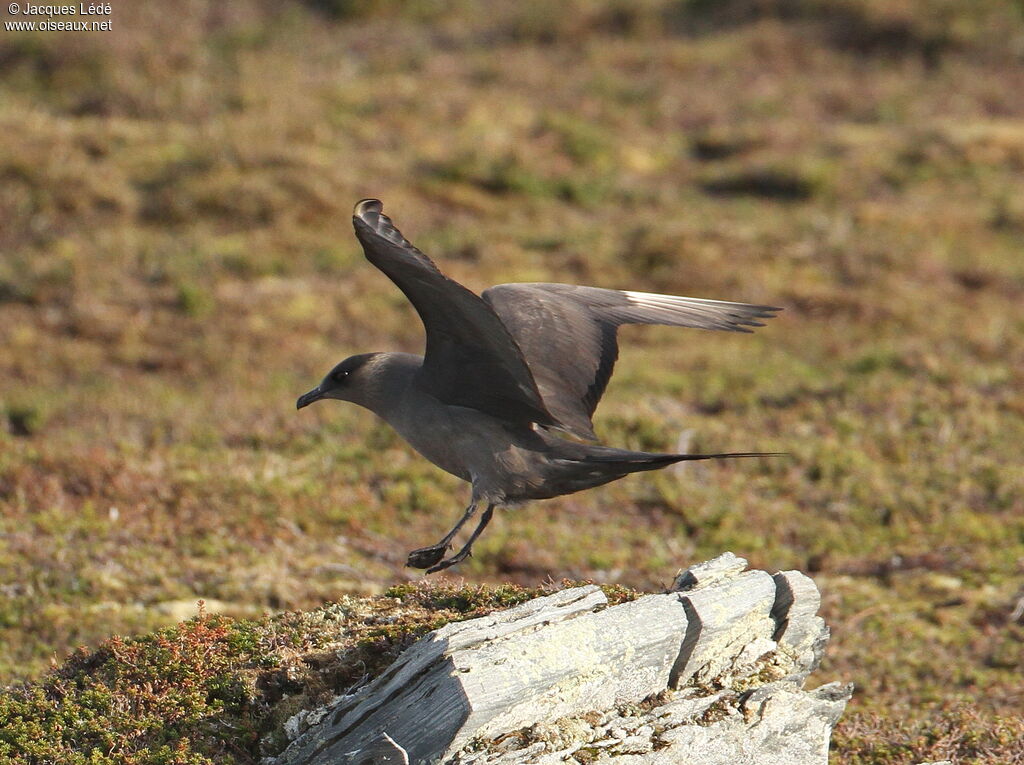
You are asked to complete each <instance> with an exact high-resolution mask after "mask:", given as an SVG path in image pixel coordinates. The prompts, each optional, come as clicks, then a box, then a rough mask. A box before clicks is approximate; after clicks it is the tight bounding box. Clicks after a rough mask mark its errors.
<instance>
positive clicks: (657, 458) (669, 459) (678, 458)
mask: <svg viewBox="0 0 1024 765" xmlns="http://www.w3.org/2000/svg"><path fill="white" fill-rule="evenodd" d="M614 451H615V452H616V453H614V454H588V455H587V456H586V457H584V458H583V460H582V461H583V462H597V463H621V464H623V465H631V464H638V465H644V464H649V465H650V466H651V467H652V468H656V467H662V466H664V465H671V464H672V463H673V462H684V461H691V460H717V459H731V458H732V457H784V456H786V455H788V454H789V452H719V453H717V454H654V453H650V452H626V451H618V450H614ZM637 469H638V470H642V469H643V468H637Z"/></svg>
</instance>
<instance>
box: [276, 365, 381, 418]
mask: <svg viewBox="0 0 1024 765" xmlns="http://www.w3.org/2000/svg"><path fill="white" fill-rule="evenodd" d="M379 355H380V354H377V353H361V354H359V355H358V356H349V357H348V358H347V359H345V360H344V361H342V362H341V363H340V364H338V365H337V366H335V367H334V369H332V370H331V371H330V372H328V373H327V376H326V377H325V378H324V379H323V380H322V381H321V383H320V384H319V385H317V386H316V387H315V388H313V390H311V391H309V392H308V393H303V394H302V395H301V396H299V400H298V401H296V402H295V408H296V409H302V407H304V406H309V405H310V404H312V403H313V402H314V401H319V400H320V399H322V398H334V399H338V400H339V401H351V402H352V403H354V404H360V405H362V406H366V405H367V398H368V396H369V394H370V391H371V389H372V387H373V385H372V384H373V369H374V367H375V366H376V365H374V364H372V363H369V362H370V361H372V360H373V359H374V358H375V357H376V356H379Z"/></svg>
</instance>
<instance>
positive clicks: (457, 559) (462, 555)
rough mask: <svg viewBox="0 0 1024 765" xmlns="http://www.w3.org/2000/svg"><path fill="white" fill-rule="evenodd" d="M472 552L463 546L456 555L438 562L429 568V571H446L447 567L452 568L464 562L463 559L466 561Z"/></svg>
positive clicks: (434, 572) (432, 572)
mask: <svg viewBox="0 0 1024 765" xmlns="http://www.w3.org/2000/svg"><path fill="white" fill-rule="evenodd" d="M472 554H473V553H472V552H470V551H469V550H467V549H465V548H463V549H462V550H460V551H459V552H457V553H455V555H453V556H452V557H450V558H448V559H447V560H443V561H441V562H440V563H438V564H436V565H434V566H431V567H430V568H428V569H427V573H428V574H436V573H437V572H438V571H444V570H445V569H446V568H451V567H452V566H454V565H455V564H456V563H462V561H464V560H465V559H466V558H468V557H469V556H470V555H472Z"/></svg>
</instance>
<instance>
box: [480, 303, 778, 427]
mask: <svg viewBox="0 0 1024 765" xmlns="http://www.w3.org/2000/svg"><path fill="white" fill-rule="evenodd" d="M482 297H483V299H484V300H486V301H487V302H488V303H489V304H490V305H491V306H492V307H493V308H494V311H495V312H496V313H497V314H498V316H499V317H500V318H501V321H502V322H504V324H505V326H506V327H507V328H508V330H509V332H511V333H512V337H513V338H515V341H516V343H517V344H518V346H519V348H520V349H521V350H522V353H523V355H524V356H525V357H526V361H527V363H528V364H529V365H530V369H531V371H532V372H533V377H534V379H535V380H536V382H537V387H538V388H539V389H540V393H541V396H543V398H544V404H545V405H546V406H547V410H548V411H549V412H551V414H552V415H554V417H555V419H557V420H558V421H559V422H560V423H561V424H562V426H563V427H565V429H566V430H568V431H569V432H570V433H573V434H574V435H577V436H580V437H582V438H590V439H596V436H595V434H594V426H593V424H592V422H591V417H592V416H593V414H594V409H595V408H597V403H598V401H600V400H601V395H602V394H603V393H604V390H605V388H606V387H607V385H608V380H609V379H610V378H611V376H612V370H613V369H614V368H615V360H616V359H617V358H618V355H619V344H618V338H617V334H618V328H619V327H620V326H621V325H623V324H667V325H670V326H676V327H696V328H698V329H722V330H728V331H732V332H750V331H751V330H750V329H748V328H749V327H760V326H763V324H762V322H761V321H759V320H760V319H769V318H771V317H772V316H774V315H775V312H776V311H779V310H780V309H778V308H772V307H770V306H764V305H748V304H746V303H729V302H725V301H721V300H705V299H702V298H689V297H677V296H675V295H655V294H651V293H647V292H625V291H621V292H620V291H619V290H607V289H600V288H598V287H577V286H573V285H569V284H499V285H497V286H495V287H491V288H490V289H487V290H484V292H483V295H482Z"/></svg>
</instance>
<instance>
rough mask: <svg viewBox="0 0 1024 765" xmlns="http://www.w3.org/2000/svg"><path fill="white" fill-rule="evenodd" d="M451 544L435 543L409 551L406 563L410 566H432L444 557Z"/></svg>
mask: <svg viewBox="0 0 1024 765" xmlns="http://www.w3.org/2000/svg"><path fill="white" fill-rule="evenodd" d="M449 547H451V545H434V546H433V547H421V548H420V549H418V550H413V551H412V552H411V553H409V557H408V558H407V559H406V561H405V565H406V566H408V567H409V568H432V567H434V566H436V565H437V563H438V561H440V560H441V558H443V557H444V554H445V553H446V552H447V551H448V548H449Z"/></svg>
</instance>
